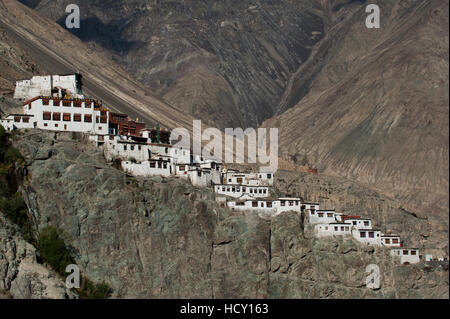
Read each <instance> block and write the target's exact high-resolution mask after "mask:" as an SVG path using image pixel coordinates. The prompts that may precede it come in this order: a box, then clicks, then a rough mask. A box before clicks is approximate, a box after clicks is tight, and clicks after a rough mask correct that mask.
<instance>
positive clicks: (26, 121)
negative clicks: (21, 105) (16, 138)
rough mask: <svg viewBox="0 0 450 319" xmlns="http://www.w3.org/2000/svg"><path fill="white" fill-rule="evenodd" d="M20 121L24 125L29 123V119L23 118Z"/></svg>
mask: <svg viewBox="0 0 450 319" xmlns="http://www.w3.org/2000/svg"><path fill="white" fill-rule="evenodd" d="M22 121H23V122H24V123H29V122H30V118H29V117H24V118H22Z"/></svg>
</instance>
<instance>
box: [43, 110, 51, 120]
mask: <svg viewBox="0 0 450 319" xmlns="http://www.w3.org/2000/svg"><path fill="white" fill-rule="evenodd" d="M42 117H43V120H44V121H50V120H51V119H52V113H50V112H44V113H43V115H42Z"/></svg>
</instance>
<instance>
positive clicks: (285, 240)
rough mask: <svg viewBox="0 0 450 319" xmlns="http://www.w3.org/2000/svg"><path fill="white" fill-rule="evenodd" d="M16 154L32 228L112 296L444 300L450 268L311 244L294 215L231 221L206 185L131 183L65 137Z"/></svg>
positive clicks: (35, 138) (33, 143) (40, 137)
mask: <svg viewBox="0 0 450 319" xmlns="http://www.w3.org/2000/svg"><path fill="white" fill-rule="evenodd" d="M15 146H16V147H17V148H19V149H20V151H21V153H22V154H24V155H25V156H26V159H27V164H28V170H29V176H28V182H27V183H25V184H24V186H23V194H24V197H25V198H26V200H27V203H28V205H29V207H32V208H33V209H35V210H36V211H38V214H37V216H36V218H37V223H38V225H39V228H42V227H44V226H45V225H47V224H52V225H54V226H56V227H58V228H61V229H63V230H64V232H65V233H66V234H67V244H68V246H69V250H70V251H71V252H72V255H73V256H74V257H75V259H76V262H77V264H78V265H79V266H80V269H81V272H82V274H83V275H86V276H87V277H89V278H90V279H91V280H92V281H94V282H102V281H106V282H107V283H108V284H109V285H110V286H111V287H112V288H113V290H114V292H113V297H122V298H365V297H370V298H391V297H392V298H409V297H411V298H431V297H436V298H448V267H447V269H445V268H442V267H434V268H433V267H432V268H426V267H425V265H423V264H417V265H399V263H398V262H395V261H394V260H392V259H391V257H390V256H388V254H387V251H385V250H383V249H375V248H373V247H363V246H360V245H359V244H357V243H355V242H354V241H353V240H352V239H350V238H349V239H346V240H342V239H329V240H320V241H319V240H317V239H315V238H314V237H313V236H312V233H311V231H310V229H308V227H306V226H305V225H304V223H303V221H302V216H299V215H297V214H295V213H286V214H282V215H280V216H278V217H276V218H273V219H266V218H261V217H259V216H256V215H254V214H236V213H232V212H230V211H228V210H226V209H225V208H223V207H220V206H218V204H217V203H216V202H215V198H214V194H213V193H212V192H211V190H209V189H199V188H195V187H193V186H192V185H190V184H188V183H186V182H185V181H183V180H179V179H174V178H169V179H165V178H161V177H153V178H146V179H140V178H134V177H130V176H128V175H127V174H125V173H124V172H122V171H119V170H116V169H115V168H113V167H112V164H110V163H107V162H105V161H104V159H103V157H102V153H101V151H100V149H97V148H94V147H93V146H91V145H88V144H86V143H85V142H83V141H82V140H74V139H72V136H71V135H70V134H54V133H39V132H37V131H34V132H28V133H22V134H20V135H17V140H16V141H15ZM40 149H50V150H51V151H50V152H48V153H47V151H45V153H46V154H50V156H49V157H48V156H46V157H42V156H39V155H38V153H39V152H38V150H40ZM361 196H363V194H361ZM374 200H375V201H376V199H374ZM405 216H406V217H405V218H415V217H413V216H411V215H409V214H407V215H405ZM421 222H424V223H425V222H426V221H423V220H421ZM369 264H376V265H378V266H379V268H380V270H381V288H380V289H378V290H371V289H368V288H367V287H365V278H366V277H367V275H368V274H366V273H365V268H366V267H367V265H369Z"/></svg>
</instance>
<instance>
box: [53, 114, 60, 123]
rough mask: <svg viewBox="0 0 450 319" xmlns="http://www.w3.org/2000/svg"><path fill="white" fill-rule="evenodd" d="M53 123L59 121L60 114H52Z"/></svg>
mask: <svg viewBox="0 0 450 319" xmlns="http://www.w3.org/2000/svg"><path fill="white" fill-rule="evenodd" d="M53 121H61V113H53Z"/></svg>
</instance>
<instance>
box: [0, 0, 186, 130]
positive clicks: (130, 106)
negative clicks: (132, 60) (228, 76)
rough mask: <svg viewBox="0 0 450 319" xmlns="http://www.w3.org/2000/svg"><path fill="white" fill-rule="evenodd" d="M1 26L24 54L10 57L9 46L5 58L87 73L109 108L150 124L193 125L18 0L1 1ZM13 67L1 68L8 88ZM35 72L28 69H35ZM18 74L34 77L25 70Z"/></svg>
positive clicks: (88, 83)
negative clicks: (25, 60) (26, 60)
mask: <svg viewBox="0 0 450 319" xmlns="http://www.w3.org/2000/svg"><path fill="white" fill-rule="evenodd" d="M0 28H1V32H3V33H4V34H5V36H2V38H7V39H9V40H8V41H9V42H6V43H15V44H16V45H17V48H14V49H13V50H17V51H19V52H25V55H23V56H21V55H20V54H18V55H17V54H16V55H17V58H18V59H15V58H13V59H10V58H9V57H8V55H7V54H8V52H10V51H6V50H5V49H4V50H2V52H1V53H2V54H1V56H3V57H4V58H2V59H1V60H0V61H3V60H7V62H8V63H13V64H14V63H16V64H19V65H21V64H23V61H22V60H23V59H28V60H32V61H34V63H35V64H36V65H38V66H39V67H40V68H41V70H43V71H45V72H46V73H69V72H70V73H71V72H80V73H82V74H83V77H84V78H83V81H84V84H85V88H86V90H85V91H86V92H87V93H88V94H89V95H92V96H94V97H96V98H98V99H101V100H103V102H104V104H105V106H108V107H110V108H112V109H113V110H116V111H121V112H124V113H128V114H130V115H131V116H133V117H139V118H140V120H144V121H146V122H147V123H148V124H155V123H156V122H159V123H162V124H163V125H165V126H168V127H180V126H183V127H187V128H189V127H191V126H192V119H191V117H190V116H188V115H185V114H182V113H181V112H179V111H178V110H177V109H176V108H174V107H173V106H171V105H169V104H168V103H166V102H163V101H162V100H160V99H159V98H157V97H155V96H154V95H153V93H152V92H151V91H149V90H148V89H147V88H145V87H144V86H143V85H141V84H140V83H139V82H137V81H135V80H134V79H133V78H132V76H130V75H129V74H128V73H127V72H126V71H125V70H123V69H122V68H121V67H120V66H119V65H117V64H116V63H114V62H113V61H112V60H110V59H108V58H107V57H106V56H105V55H103V54H101V53H99V52H97V51H96V50H94V49H93V48H91V47H89V46H88V45H86V44H85V43H83V42H82V41H81V40H79V39H78V38H77V37H75V36H73V35H72V34H70V33H69V32H68V31H67V30H65V29H63V28H62V27H60V26H59V25H58V24H56V23H54V22H53V21H51V20H49V19H47V18H44V17H42V16H40V15H39V14H38V13H37V12H35V11H34V10H32V9H30V8H28V7H26V6H25V5H23V4H21V3H19V2H18V1H15V0H1V1H0ZM1 43H2V42H0V44H1ZM29 68H30V67H28V69H29ZM10 70H11V68H9V69H8V68H6V69H1V70H0V75H1V76H0V78H1V79H2V83H3V82H4V81H6V82H5V87H6V89H7V90H10V89H11V86H12V85H13V84H12V83H13V82H12V81H13V80H14V78H15V75H14V73H13V74H10V73H9V72H10ZM19 71H20V70H19ZM25 71H27V68H25ZM31 71H32V70H31ZM31 71H30V70H29V71H28V72H29V73H33V72H31ZM16 74H17V76H22V75H23V76H27V77H28V76H29V75H30V74H28V73H26V72H25V73H24V72H22V71H20V72H16ZM4 79H6V80H4ZM2 87H3V84H2Z"/></svg>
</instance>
